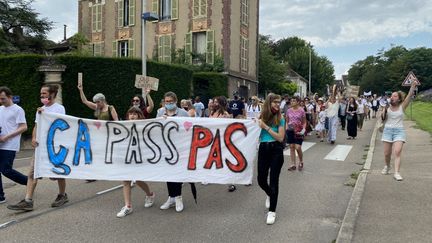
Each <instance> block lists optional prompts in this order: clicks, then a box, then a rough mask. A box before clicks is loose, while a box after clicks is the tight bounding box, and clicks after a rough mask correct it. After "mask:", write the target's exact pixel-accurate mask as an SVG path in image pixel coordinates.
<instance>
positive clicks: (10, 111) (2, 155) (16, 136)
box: [0, 86, 27, 204]
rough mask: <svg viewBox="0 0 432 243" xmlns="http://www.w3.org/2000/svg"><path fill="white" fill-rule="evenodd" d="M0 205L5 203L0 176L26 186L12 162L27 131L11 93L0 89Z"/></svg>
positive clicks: (23, 178)
mask: <svg viewBox="0 0 432 243" xmlns="http://www.w3.org/2000/svg"><path fill="white" fill-rule="evenodd" d="M0 105H1V106H0V204H2V203H5V202H6V198H5V195H4V191H3V184H2V180H1V176H2V175H4V176H6V177H7V178H9V179H11V180H12V181H14V182H16V183H18V184H21V185H26V184H27V176H25V175H23V174H21V173H20V172H18V171H16V170H14V169H13V168H12V167H13V162H14V159H15V155H16V152H18V151H19V149H20V142H21V134H22V133H23V132H25V131H27V122H26V119H25V113H24V110H23V109H22V108H21V107H19V106H18V105H16V104H14V103H13V102H12V91H11V90H10V89H9V88H8V87H4V86H3V87H0Z"/></svg>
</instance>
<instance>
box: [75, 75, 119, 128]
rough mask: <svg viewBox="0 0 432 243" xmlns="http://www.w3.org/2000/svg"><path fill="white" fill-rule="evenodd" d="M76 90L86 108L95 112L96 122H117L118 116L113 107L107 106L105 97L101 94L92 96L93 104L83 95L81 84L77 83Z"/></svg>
mask: <svg viewBox="0 0 432 243" xmlns="http://www.w3.org/2000/svg"><path fill="white" fill-rule="evenodd" d="M78 90H79V93H80V97H81V101H82V103H83V104H84V105H86V106H87V107H88V108H90V109H92V110H94V111H95V113H94V115H95V117H96V118H97V119H98V120H105V121H118V115H117V112H116V110H115V108H114V106H111V105H108V103H107V102H106V99H105V95H103V94H101V93H97V94H95V96H93V102H91V101H88V100H87V98H86V96H85V94H84V88H83V85H82V83H80V82H79V81H78Z"/></svg>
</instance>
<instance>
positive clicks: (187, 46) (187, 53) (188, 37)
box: [185, 32, 192, 64]
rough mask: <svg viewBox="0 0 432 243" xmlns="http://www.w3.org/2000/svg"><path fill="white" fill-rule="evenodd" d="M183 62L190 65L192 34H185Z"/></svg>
mask: <svg viewBox="0 0 432 243" xmlns="http://www.w3.org/2000/svg"><path fill="white" fill-rule="evenodd" d="M185 62H186V63H187V64H192V32H189V33H187V34H186V40H185Z"/></svg>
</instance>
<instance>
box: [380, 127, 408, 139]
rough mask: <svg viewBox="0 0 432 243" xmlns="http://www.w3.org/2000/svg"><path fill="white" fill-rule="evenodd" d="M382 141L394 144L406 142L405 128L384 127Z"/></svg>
mask: <svg viewBox="0 0 432 243" xmlns="http://www.w3.org/2000/svg"><path fill="white" fill-rule="evenodd" d="M381 141H383V142H389V143H393V142H396V141H402V142H404V143H405V142H406V134H405V128H403V127H384V130H383V134H382V138H381Z"/></svg>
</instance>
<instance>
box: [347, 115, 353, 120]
mask: <svg viewBox="0 0 432 243" xmlns="http://www.w3.org/2000/svg"><path fill="white" fill-rule="evenodd" d="M353 118H354V116H353V115H351V114H347V117H346V119H347V121H351V120H352V119H353Z"/></svg>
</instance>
